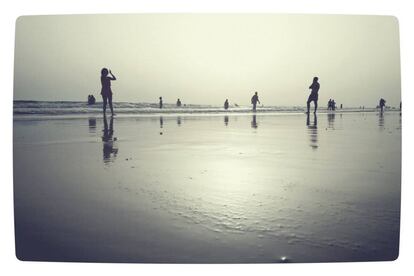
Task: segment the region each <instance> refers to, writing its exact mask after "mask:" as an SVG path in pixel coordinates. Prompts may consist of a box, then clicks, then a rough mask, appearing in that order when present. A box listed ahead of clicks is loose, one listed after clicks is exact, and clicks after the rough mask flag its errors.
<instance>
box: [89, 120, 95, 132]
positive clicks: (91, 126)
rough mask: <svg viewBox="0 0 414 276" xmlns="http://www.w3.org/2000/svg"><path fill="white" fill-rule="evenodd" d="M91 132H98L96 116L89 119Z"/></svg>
mask: <svg viewBox="0 0 414 276" xmlns="http://www.w3.org/2000/svg"><path fill="white" fill-rule="evenodd" d="M88 125H89V133H96V118H89V119H88Z"/></svg>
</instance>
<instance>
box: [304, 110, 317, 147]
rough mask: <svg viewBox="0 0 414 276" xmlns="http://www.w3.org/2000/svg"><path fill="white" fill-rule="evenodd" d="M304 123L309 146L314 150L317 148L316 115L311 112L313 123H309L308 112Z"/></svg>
mask: <svg viewBox="0 0 414 276" xmlns="http://www.w3.org/2000/svg"><path fill="white" fill-rule="evenodd" d="M306 125H307V126H308V133H309V138H310V146H311V147H312V149H314V150H316V149H317V148H318V118H317V117H316V113H314V114H313V124H311V123H310V114H309V113H307V115H306Z"/></svg>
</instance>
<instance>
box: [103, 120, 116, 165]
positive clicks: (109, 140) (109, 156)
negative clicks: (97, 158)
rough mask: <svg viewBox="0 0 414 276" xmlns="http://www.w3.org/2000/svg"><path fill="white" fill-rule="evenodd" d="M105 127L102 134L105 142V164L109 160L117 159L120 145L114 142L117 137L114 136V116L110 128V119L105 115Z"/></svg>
mask: <svg viewBox="0 0 414 276" xmlns="http://www.w3.org/2000/svg"><path fill="white" fill-rule="evenodd" d="M103 123H104V129H103V131H102V132H103V135H102V142H103V161H104V163H105V164H107V163H109V162H113V161H115V157H116V155H117V153H118V147H117V146H116V144H115V143H114V142H115V141H116V140H117V138H116V137H113V136H114V118H113V117H111V119H110V121H109V128H108V121H107V119H106V116H104V117H103Z"/></svg>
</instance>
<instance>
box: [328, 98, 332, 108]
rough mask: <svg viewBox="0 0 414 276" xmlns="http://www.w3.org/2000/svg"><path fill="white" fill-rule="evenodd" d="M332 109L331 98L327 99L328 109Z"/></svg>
mask: <svg viewBox="0 0 414 276" xmlns="http://www.w3.org/2000/svg"><path fill="white" fill-rule="evenodd" d="M331 109H332V99H329V101H328V110H331Z"/></svg>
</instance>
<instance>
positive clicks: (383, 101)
mask: <svg viewBox="0 0 414 276" xmlns="http://www.w3.org/2000/svg"><path fill="white" fill-rule="evenodd" d="M384 106H385V100H384V99H383V98H381V99H380V101H379V107H380V109H381V113H382V112H384Z"/></svg>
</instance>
